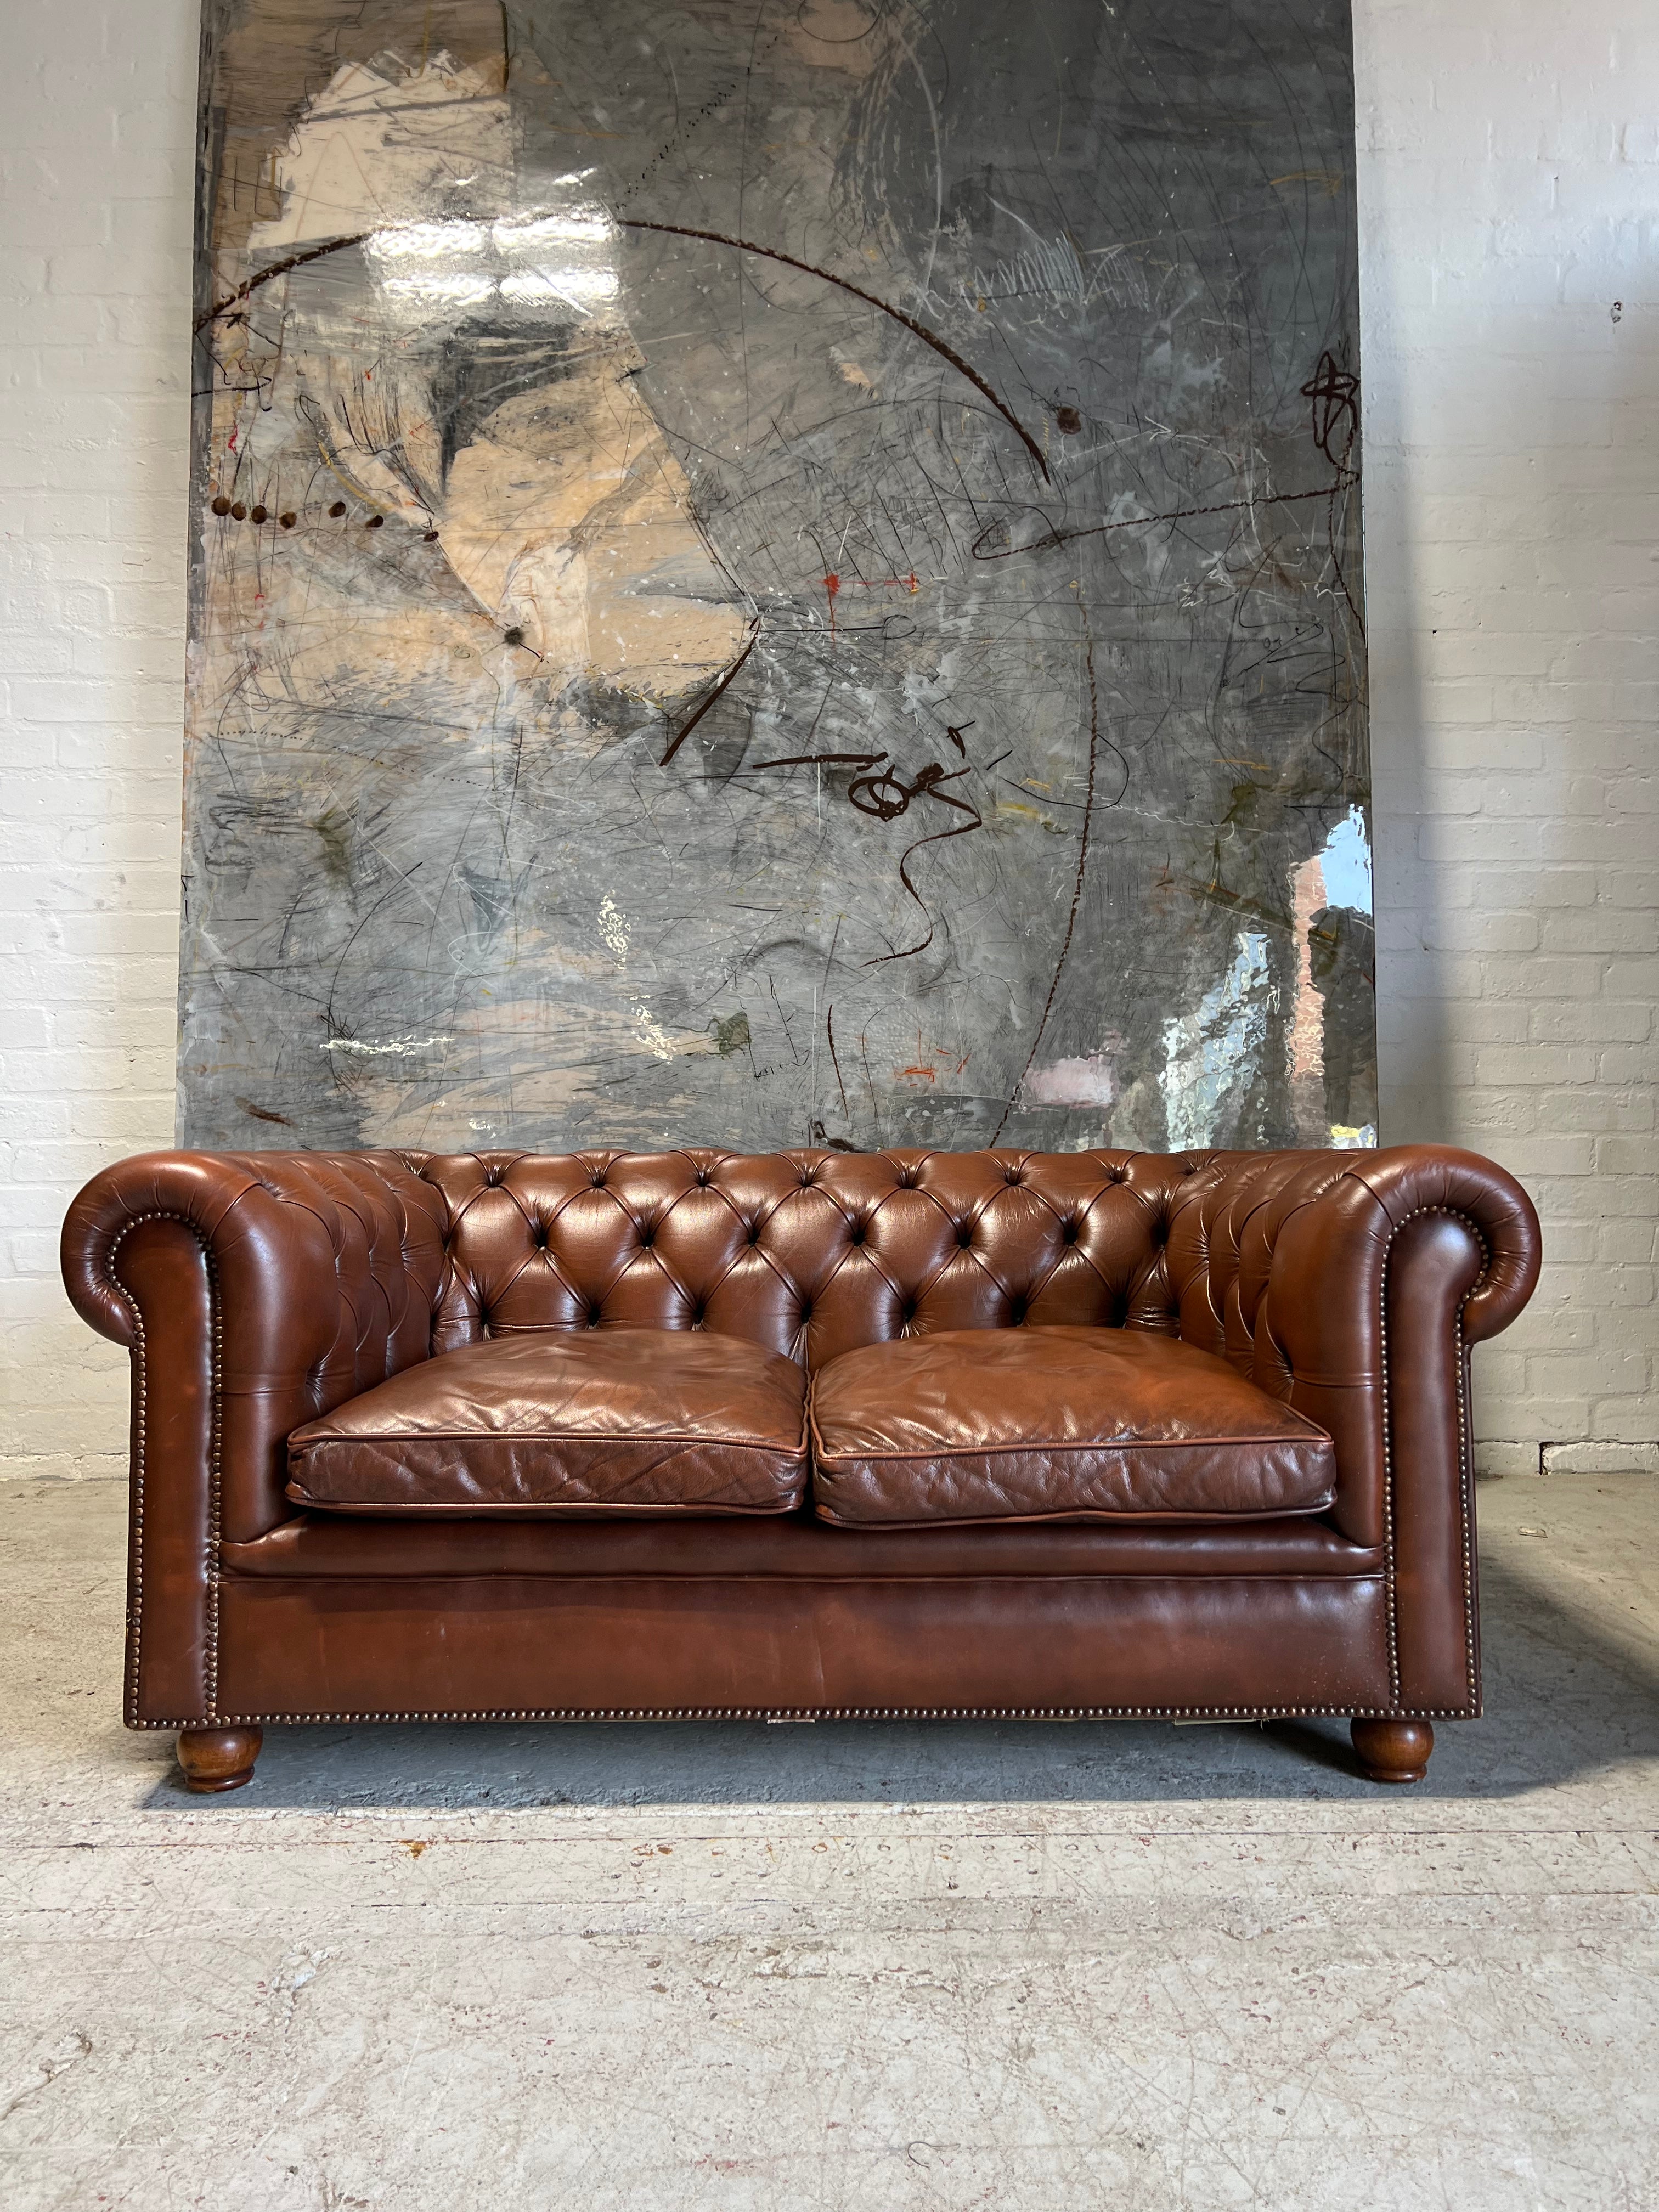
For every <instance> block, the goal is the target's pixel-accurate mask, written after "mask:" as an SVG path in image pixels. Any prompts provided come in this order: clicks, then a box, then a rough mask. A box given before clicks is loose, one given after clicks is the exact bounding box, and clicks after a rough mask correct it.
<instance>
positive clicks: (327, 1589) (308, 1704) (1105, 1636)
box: [139, 1576, 1391, 1725]
mask: <svg viewBox="0 0 1659 2212" xmlns="http://www.w3.org/2000/svg"><path fill="white" fill-rule="evenodd" d="M220 1631H221V1636H220V1648H219V1655H218V1676H217V1680H218V1686H219V1711H218V1712H217V1713H216V1714H215V1715H213V1716H202V1718H203V1719H204V1720H206V1719H208V1718H211V1719H212V1720H214V1721H215V1722H216V1723H219V1724H220V1725H228V1724H232V1723H235V1724H239V1725H252V1724H254V1723H260V1722H264V1721H283V1720H287V1721H329V1720H348V1719H349V1720H368V1719H375V1720H395V1719H465V1718H469V1717H470V1718H477V1719H498V1720H514V1719H522V1720H529V1719H572V1720H574V1719H579V1718H593V1719H613V1720H614V1719H624V1718H639V1719H645V1718H657V1717H671V1716H673V1717H686V1718H691V1717H710V1718H712V1717H718V1716H721V1715H726V1716H729V1717H733V1718H737V1717H785V1716H788V1715H799V1716H803V1717H805V1716H808V1715H810V1716H812V1717H829V1716H832V1715H834V1716H844V1717H854V1716H855V1715H858V1716H866V1717H878V1716H879V1717H898V1716H900V1715H906V1716H922V1715H929V1716H937V1717H956V1718H966V1717H973V1716H979V1715H985V1716H992V1715H1002V1716H1014V1715H1027V1716H1030V1717H1039V1716H1042V1715H1050V1716H1054V1717H1061V1716H1064V1717H1074V1716H1076V1717H1081V1716H1084V1715H1090V1716H1093V1715H1100V1716H1105V1715H1107V1714H1114V1713H1115V1714H1123V1715H1128V1714H1141V1715H1151V1716H1167V1717H1173V1716H1177V1715H1179V1716H1185V1717H1213V1718H1230V1717H1231V1718H1239V1719H1243V1718H1267V1717H1276V1716H1281V1715H1289V1714H1291V1713H1307V1714H1311V1713H1340V1714H1344V1715H1346V1714H1352V1713H1356V1712H1358V1713H1372V1714H1378V1713H1381V1714H1386V1713H1388V1712H1389V1710H1390V1703H1391V1701H1390V1697H1389V1655H1388V1627H1387V1605H1386V1591H1385V1585H1384V1583H1383V1579H1382V1577H1363V1578H1355V1579H1353V1580H1352V1581H1334V1580H1329V1579H1319V1580H1309V1581H1294V1580H1291V1579H1289V1578H1286V1577H1243V1576H1237V1577H1218V1576H1206V1577H1190V1578H1180V1577H1162V1578H1155V1577H1148V1576H1136V1577H1121V1578H1105V1577H1055V1578H1053V1579H1049V1580H1043V1581H1011V1580H998V1581H986V1582H979V1583H975V1582H965V1581H963V1580H959V1579H957V1580H949V1581H941V1582H927V1581H915V1582H908V1583H899V1582H890V1583H867V1584H857V1583H801V1582H790V1583H775V1582H774V1583H769V1582H759V1581H750V1582H740V1581H734V1582H720V1581H699V1582H695V1583H686V1582H653V1581H649V1580H640V1581H624V1580H617V1581H605V1582H593V1583H570V1582H557V1583H555V1582H548V1581H536V1580H531V1579H528V1578H522V1577H492V1578H489V1579H487V1580H484V1579H480V1580H476V1581H468V1582H459V1583H457V1582H435V1581H434V1582H419V1583H416V1582H399V1583H388V1582H368V1581H363V1582H348V1581H341V1580H330V1581H327V1582H300V1581H294V1580H283V1581H281V1582H277V1581H270V1582H263V1583H255V1582H252V1581H250V1582H246V1583H237V1582H228V1583H225V1584H223V1585H222V1590H221V1603H220ZM139 1717H140V1719H141V1720H149V1719H152V1718H153V1720H154V1723H155V1724H162V1723H167V1722H171V1723H173V1724H174V1725H177V1724H179V1723H180V1722H181V1721H182V1722H188V1721H189V1720H191V1718H192V1716H190V1715H179V1714H173V1715H162V1714H157V1715H155V1716H153V1717H152V1716H149V1715H146V1714H143V1713H141V1714H140V1716H139Z"/></svg>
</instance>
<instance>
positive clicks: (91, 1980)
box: [0, 1476, 1659, 2212]
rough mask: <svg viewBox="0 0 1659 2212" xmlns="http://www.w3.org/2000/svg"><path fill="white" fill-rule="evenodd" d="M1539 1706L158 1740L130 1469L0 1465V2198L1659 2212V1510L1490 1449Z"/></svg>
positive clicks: (423, 2208) (155, 2203) (640, 2209)
mask: <svg viewBox="0 0 1659 2212" xmlns="http://www.w3.org/2000/svg"><path fill="white" fill-rule="evenodd" d="M1480 1508H1481V1518H1482V1528H1483V1550H1484V1555H1485V1570H1484V1579H1485V1631H1486V1699H1487V1706H1488V1711H1489V1715H1490V1717H1489V1718H1488V1719H1486V1721H1484V1722H1482V1723H1476V1724H1472V1725H1467V1726H1464V1727H1462V1728H1458V1727H1455V1726H1452V1727H1447V1728H1445V1729H1443V1730H1442V1736H1441V1745H1440V1748H1439V1749H1438V1751H1437V1754H1436V1758H1435V1761H1434V1765H1433V1768H1432V1770H1431V1779H1430V1781H1429V1782H1428V1783H1427V1784H1425V1785H1423V1786H1421V1787H1419V1788H1418V1789H1417V1790H1407V1791H1384V1790H1376V1789H1374V1788H1371V1787H1370V1786H1368V1785H1367V1784H1364V1783H1361V1782H1360V1781H1358V1779H1357V1778H1355V1777H1354V1775H1353V1772H1352V1765H1351V1763H1350V1759H1349V1756H1348V1753H1347V1747H1346V1733H1345V1731H1343V1730H1342V1729H1340V1728H1338V1727H1335V1726H1330V1727H1326V1726H1312V1725H1310V1726H1307V1727H1290V1726H1285V1727H1280V1728H1275V1729H1254V1728H1252V1729H1239V1728H1194V1729H1173V1728H1168V1727H1162V1726H1154V1725H1152V1724H1150V1723H1108V1724H1101V1725H1093V1724H1080V1725H1078V1726H1074V1727H1057V1726H1041V1725H1029V1724H1028V1725H1024V1726H1016V1725H1012V1724H1011V1725H1006V1726H1000V1727H999V1726H976V1725H965V1724H964V1725H961V1726H937V1727H922V1726H913V1727H905V1726H893V1727H876V1726H854V1725H844V1726H835V1727H831V1726H829V1725H827V1724H820V1725H818V1726H817V1727H815V1728H808V1727H772V1728H767V1727H763V1726H732V1727H728V1728H710V1727H702V1726H696V1727H692V1726H684V1727H655V1726H653V1727H635V1728H593V1729H574V1728H573V1729H555V1728H547V1729H534V1728H505V1727H502V1728H493V1729H492V1728H481V1729H459V1728H433V1729H391V1728H386V1729H368V1728H366V1729H294V1730H292V1731H289V1732H277V1731H273V1732H272V1733H271V1734H270V1735H269V1736H268V1737H267V1747H266V1750H265V1753H264V1758H263V1759H262V1760H261V1762H260V1765H259V1771H258V1778H257V1780H256V1782H255V1783H254V1784H253V1785H252V1788H251V1789H249V1790H246V1792H243V1793H241V1794H240V1795H239V1796H235V1797H232V1798H229V1799H224V1800H212V1799H205V1800H204V1799H200V1798H192V1797H190V1796H186V1795H185V1794H184V1792H183V1791H182V1790H181V1789H180V1788H179V1784H178V1782H177V1780H176V1778H175V1775H174V1772H173V1767H172V1764H171V1759H172V1747H171V1741H170V1739H168V1738H167V1737H164V1736H158V1737H149V1736H131V1735H126V1734H125V1732H124V1731H123V1730H122V1729H121V1728H120V1726H119V1723H118V1719H117V1714H118V1710H119V1672H120V1616H121V1587H120V1578H121V1558H122V1534H121V1529H122V1516H123V1513H124V1510H125V1497H124V1493H123V1492H122V1491H121V1490H120V1489H119V1488H118V1486H115V1485H112V1484H104V1483H97V1484H94V1483H88V1484H84V1485H80V1486H44V1485H39V1484H33V1483H30V1484H17V1485H13V1486H7V1487H4V1488H0V1593H3V1625H0V1712H3V1716H4V1718H3V1728H4V1737H3V1748H0V1784H3V1801H0V1826H3V1852H0V1869H3V1871H0V1913H3V1926H4V1936H3V1940H4V1943H5V1960H6V1964H5V1971H4V1972H3V1976H0V2206H3V2207H4V2212H47V2208H58V2207H64V2208H74V2212H81V2208H83V2207H91V2206H98V2205H110V2206H127V2207H131V2208H136V2212H151V2208H155V2212H162V2208H167V2212H174V2208H183V2207H186V2206H206V2207H210V2208H213V2212H220V2208H225V2212H231V2208H234V2212H300V2209H301V2208H306V2212H342V2209H343V2208H346V2207H352V2208H356V2207H373V2208H375V2212H427V2208H442V2212H473V2208H477V2212H484V2208H489V2212H517V2208H520V2207H533V2208H536V2212H543V2208H562V2207H565V2206H580V2207H581V2208H583V2212H610V2208H612V2207H616V2208H622V2207H628V2208H629V2212H659V2208H661V2212H680V2208H685V2212H694V2209H695V2212H702V2208H704V2207H708V2208H715V2207H718V2208H720V2212H797V2208H800V2212H807V2208H810V2209H811V2212H842V2208H848V2212H850V2208H854V2207H856V2208H858V2212H912V2209H913V2208H915V2212H921V2208H951V2212H954V2208H957V2207H966V2206H973V2205H994V2206H995V2207H997V2208H998V2212H1072V2208H1076V2207H1094V2206H1101V2207H1108V2206H1109V2207H1113V2208H1120V2207H1121V2208H1129V2212H1177V2208H1178V2212H1188V2208H1191V2212H1210V2208H1212V2207H1213V2208H1221V2207H1229V2208H1231V2207H1235V2206H1261V2207H1268V2208H1273V2212H1304V2208H1307V2209H1308V2212H1324V2208H1328V2207H1334V2208H1341V2212H1364V2208H1371V2207H1386V2208H1389V2212H1394V2208H1396V2207H1397V2208H1401V2212H1406V2208H1411V2209H1412V2212H1415V2208H1418V2207H1423V2208H1430V2207H1432V2208H1435V2212H1446V2208H1451V2207H1455V2208H1456V2212H1487V2208H1492V2212H1498V2208H1502V2212H1534V2208H1551V2212H1554V2208H1558V2207H1574V2208H1576V2207H1579V2206H1583V2207H1586V2208H1589V2207H1595V2212H1647V2208H1651V2207H1653V2206H1655V2205H1659V1978H1656V1973H1655V1966H1656V1956H1659V1945H1656V1941H1655V1934H1656V1925H1655V1923H1656V1903H1655V1895H1656V1886H1659V1834H1656V1829H1659V1694H1656V1693H1659V1557H1656V1554H1659V1545H1656V1536H1659V1512H1656V1498H1655V1492H1654V1489H1653V1487H1652V1486H1651V1485H1648V1484H1644V1483H1642V1482H1640V1481H1639V1480H1638V1479H1627V1480H1619V1479H1616V1478H1607V1477H1601V1478H1575V1477H1571V1476H1555V1477H1552V1478H1549V1479H1548V1480H1545V1481H1539V1480H1511V1481H1508V1482H1503V1483H1495V1484H1492V1485H1489V1486H1484V1487H1483V1489H1482V1492H1481V1495H1480Z"/></svg>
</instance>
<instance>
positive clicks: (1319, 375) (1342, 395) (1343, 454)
mask: <svg viewBox="0 0 1659 2212" xmlns="http://www.w3.org/2000/svg"><path fill="white" fill-rule="evenodd" d="M1302 397H1303V398H1304V399H1309V400H1311V401H1312V403H1313V435H1314V443H1315V445H1316V446H1317V447H1318V448H1319V450H1320V452H1321V453H1323V455H1324V456H1325V459H1327V460H1328V461H1329V462H1330V463H1331V465H1332V466H1333V467H1334V468H1337V469H1342V470H1346V467H1347V465H1348V456H1349V454H1350V453H1352V451H1353V441H1354V440H1355V438H1356V437H1357V436H1358V433H1359V379H1358V377H1357V376H1353V375H1351V374H1349V372H1348V371H1347V370H1346V369H1345V368H1340V367H1339V366H1338V364H1337V362H1336V360H1335V357H1334V356H1333V355H1332V354H1331V353H1329V352H1328V351H1327V352H1325V353H1322V354H1321V355H1320V356H1319V366H1318V368H1316V369H1315V371H1314V373H1313V374H1312V375H1311V376H1310V378H1309V380H1308V381H1307V382H1306V383H1305V384H1304V386H1303V387H1302ZM1333 441H1335V442H1336V443H1339V444H1340V447H1341V451H1340V453H1335V452H1333V451H1332V445H1333Z"/></svg>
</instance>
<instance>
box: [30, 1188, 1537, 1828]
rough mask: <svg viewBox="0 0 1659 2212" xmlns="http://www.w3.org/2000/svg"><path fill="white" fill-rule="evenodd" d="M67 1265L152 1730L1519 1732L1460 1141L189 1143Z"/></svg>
mask: <svg viewBox="0 0 1659 2212" xmlns="http://www.w3.org/2000/svg"><path fill="white" fill-rule="evenodd" d="M63 1262H64V1280H65V1282H66V1284H67V1285H68V1288H69V1291H70V1297H71V1298H72V1299H73V1300H74V1303H75V1304H76V1308H77V1309H78V1310H79V1311H80V1313H81V1314H82V1316H84V1318H85V1319H86V1320H87V1321H88V1322H90V1323H91V1324H92V1326H93V1327H94V1328H97V1329H99V1330H100V1331H101V1332H102V1333H103V1334H105V1335H106V1336H109V1337H112V1338H113V1339H114V1340H116V1341H117V1342H118V1343H120V1344H124V1345H125V1346H128V1347H129V1349H130V1351H131V1358H132V1444H131V1450H132V1461H131V1468H132V1473H131V1583H130V1592H131V1596H130V1607H129V1613H128V1632H127V1674H126V1719H127V1723H128V1725H129V1726H130V1727H133V1728H140V1729H161V1728H166V1729H178V1730H179V1731H180V1735H179V1759H180V1762H181V1764H182V1765H183V1766H184V1769H185V1775H186V1777H187V1778H188V1780H189V1782H190V1784H191V1786H192V1787H194V1788H197V1789H201V1790H217V1789H232V1788H235V1787H236V1786H238V1785H239V1784H242V1783H244V1782H246V1780H247V1779H248V1778H249V1777H250V1776H251V1774H252V1771H253V1763H254V1760H255V1759H256V1757H257V1756H258V1751H259V1747H260V1744H261V1741H262V1730H263V1729H264V1728H266V1727H269V1726H270V1725H271V1724H272V1723H282V1722H325V1721H326V1722H340V1721H371V1720H372V1721H394V1720H395V1721H401V1720H455V1719H477V1720H550V1721H551V1720H581V1719H609V1720H619V1719H643V1718H647V1717H683V1718H692V1717H699V1718H701V1717H715V1716H729V1717H762V1716H765V1717H784V1716H796V1717H806V1716H825V1717H829V1716H834V1717H866V1716H867V1717H898V1716H930V1717H977V1716H1010V1717H1031V1718H1038V1717H1045V1716H1052V1717H1076V1716H1084V1715H1091V1716H1092V1715H1111V1714H1122V1715H1139V1716H1151V1717H1167V1718H1170V1719H1174V1718H1177V1717H1193V1718H1199V1717H1204V1718H1212V1719H1228V1718H1235V1719H1249V1718H1255V1719H1272V1718H1277V1717H1289V1716H1291V1715H1304V1714H1321V1715H1335V1716H1341V1717H1347V1718H1350V1719H1352V1733H1353V1741H1354V1744H1355V1747H1356V1749H1357V1753H1358V1761H1359V1765H1360V1767H1361V1769H1362V1771H1364V1772H1365V1773H1366V1774H1368V1775H1369V1776H1370V1777H1371V1778H1373V1779H1375V1780H1377V1781H1411V1780H1415V1779H1417V1778H1419V1777H1420V1775H1421V1774H1422V1773H1423V1772H1424V1771H1425V1765H1426V1761H1427V1759H1428V1755H1429V1753H1430V1750H1431V1747H1432V1742H1433V1732H1432V1723H1434V1722H1435V1721H1437V1720H1440V1719H1443V1718H1444V1719H1454V1718H1466V1717H1470V1716H1473V1715H1475V1714H1478V1713H1479V1711H1480V1644H1479V1625H1478V1616H1477V1607H1476V1576H1475V1538H1474V1489H1473V1478H1472V1469H1471V1465H1470V1437H1469V1404H1468V1354H1469V1347H1470V1346H1471V1345H1473V1344H1474V1343H1477V1342H1479V1341H1480V1340H1481V1339H1483V1338H1485V1337H1489V1336H1492V1335H1493V1334H1495V1333H1496V1332H1497V1331H1498V1330H1499V1329H1501V1328H1504V1326H1505V1325H1506V1324H1507V1323H1508V1322H1510V1321H1511V1320H1512V1319H1513V1318H1514V1316H1516V1314H1517V1313H1518V1312H1519V1311H1520V1310H1521V1309H1522V1306H1523V1305H1524V1304H1525V1303H1526V1301H1527V1299H1528V1297H1529V1296H1530V1294H1531V1292H1532V1290H1533V1287H1534V1283H1535V1281H1536V1279H1537V1273H1538V1265H1539V1230H1538V1222H1537V1218H1536V1216H1535V1215H1534V1212H1533V1209H1532V1206H1531V1205H1530V1204H1529V1202H1528V1199H1527V1197H1526V1195H1525V1194H1524V1193H1523V1192H1522V1190H1521V1189H1520V1188H1518V1187H1517V1186H1516V1183H1515V1182H1512V1181H1511V1180H1510V1177H1509V1176H1506V1175H1505V1174H1504V1173H1503V1172H1502V1171H1501V1170H1499V1169H1498V1168H1495V1167H1493V1166H1492V1164H1490V1163H1488V1162H1486V1161H1485V1160H1481V1159H1479V1158H1474V1157H1473V1156H1472V1155H1470V1154H1468V1153H1465V1152H1452V1151H1446V1150H1442V1149H1439V1148H1437V1147H1432V1146H1401V1147H1395V1148H1393V1149H1390V1150H1385V1151H1382V1152H1279V1153H1241V1152H1233V1153H1194V1154H1190V1155H1176V1156H1170V1157H1160V1156H1155V1155H1151V1154H1146V1153H1131V1152H1079V1153H1046V1154H1044V1153H1026V1152H1012V1151H999V1152H908V1151H907V1152H881V1153H871V1154H841V1153H836V1152H816V1151H814V1152H780V1153H775V1154H771V1155H768V1156H763V1157H743V1156H738V1155H734V1154H731V1153H726V1152H718V1151H684V1152H664V1153H658V1154H651V1155H641V1154H620V1155H619V1154H614V1153H611V1152H582V1153H576V1154H571V1155H567V1156H562V1157H538V1156H534V1155H524V1154H512V1153H505V1152H496V1153H485V1154H480V1155H464V1156H457V1157H445V1158H440V1157H437V1156H435V1155H431V1154H427V1153H419V1152H358V1153H342V1154H331V1153H319V1152H306V1153H282V1152H267V1153H191V1152H167V1153H156V1154H151V1155H149V1156H146V1157H143V1158H136V1159H130V1160H127V1161H125V1163H123V1164H120V1165H118V1166H116V1167H113V1168H111V1169H109V1170H106V1172H105V1173H103V1174H102V1175H100V1176H98V1177H97V1178H96V1179H95V1180H94V1182H91V1183H90V1184H89V1185H88V1187H87V1188H86V1189H85V1190H84V1191H83V1192H82V1194H81V1196H80V1197H79V1198H78V1199H77V1200H76V1203H75V1205H74V1206H73V1208H72V1209H71V1211H70V1215H69V1218H68V1219H67V1221H66V1223H65V1225H64V1240H63Z"/></svg>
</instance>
